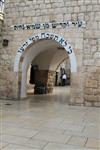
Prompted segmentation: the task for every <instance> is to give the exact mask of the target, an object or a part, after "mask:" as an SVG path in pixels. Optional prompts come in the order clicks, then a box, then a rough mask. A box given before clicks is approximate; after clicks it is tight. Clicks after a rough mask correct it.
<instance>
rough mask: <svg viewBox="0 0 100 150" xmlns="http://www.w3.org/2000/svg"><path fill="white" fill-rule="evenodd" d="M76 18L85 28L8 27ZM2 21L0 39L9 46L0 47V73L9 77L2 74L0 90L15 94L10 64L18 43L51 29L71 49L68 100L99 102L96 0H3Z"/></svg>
mask: <svg viewBox="0 0 100 150" xmlns="http://www.w3.org/2000/svg"><path fill="white" fill-rule="evenodd" d="M78 19H79V20H84V21H86V28H84V29H81V28H80V29H78V28H74V29H72V28H70V27H69V28H67V29H45V30H25V31H22V30H21V31H14V30H13V28H12V25H16V24H24V23H25V24H32V23H44V22H50V21H52V20H55V21H58V22H59V21H62V22H63V21H66V20H78ZM4 24H5V28H4V38H6V39H8V40H9V45H8V47H6V48H4V49H3V54H2V56H0V57H1V58H2V60H3V62H2V65H1V67H3V71H2V74H3V75H4V74H8V75H9V76H10V77H8V76H6V75H5V76H6V77H5V79H3V80H2V81H1V82H2V86H3V88H2V89H1V91H2V92H1V93H5V88H6V89H7V90H8V89H10V91H11V92H9V91H8V93H10V94H8V95H10V96H11V93H12V97H13V96H15V97H16V95H17V91H16V89H17V80H16V81H14V80H15V79H17V74H16V73H14V72H13V64H14V59H15V55H16V53H17V50H18V48H19V47H20V45H21V44H22V43H23V42H24V41H26V39H27V38H28V37H30V36H32V35H34V34H37V33H41V32H53V33H56V34H58V35H61V36H63V37H64V38H66V40H68V41H69V42H70V44H71V45H72V46H73V49H74V50H75V54H76V58H77V62H78V73H77V74H75V75H72V77H71V79H72V83H73V84H72V87H71V88H72V90H71V95H72V99H73V100H72V103H73V104H76V103H78V104H84V105H87V106H99V105H100V104H99V103H100V0H66V1H65V0H32V1H30V0H27V1H26V0H23V1H22V0H16V1H10V0H6V2H5V22H4ZM80 35H82V36H80ZM80 41H81V42H80ZM1 58H0V59H1ZM3 63H4V65H3ZM0 71H1V70H0ZM2 77H4V76H2ZM6 78H9V80H6ZM73 80H74V81H73ZM75 81H76V82H75ZM7 86H8V87H7ZM76 86H77V91H76V90H75V89H76ZM3 91H4V92H3ZM80 99H81V100H80Z"/></svg>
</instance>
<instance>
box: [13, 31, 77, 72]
mask: <svg viewBox="0 0 100 150" xmlns="http://www.w3.org/2000/svg"><path fill="white" fill-rule="evenodd" d="M43 39H48V40H54V41H56V42H58V43H59V44H60V45H61V46H62V47H63V48H65V50H66V52H67V53H68V54H69V59H70V64H71V72H77V62H76V56H75V53H74V50H73V48H72V46H71V45H70V44H69V42H68V41H67V40H65V39H64V38H63V37H61V36H59V35H57V34H55V33H49V32H46V33H45V32H43V33H40V34H37V35H34V36H32V37H30V38H28V39H27V40H26V41H25V42H24V43H23V44H22V46H21V47H20V48H19V49H18V51H17V55H16V57H15V62H14V72H18V71H19V64H20V58H21V56H22V55H23V53H24V52H25V50H26V49H27V48H28V47H29V46H30V45H31V44H34V43H36V42H37V41H39V40H43Z"/></svg>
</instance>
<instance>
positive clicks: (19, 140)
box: [2, 134, 29, 145]
mask: <svg viewBox="0 0 100 150" xmlns="http://www.w3.org/2000/svg"><path fill="white" fill-rule="evenodd" d="M28 140H29V138H25V137H18V136H12V135H6V134H5V135H2V141H3V142H8V143H9V144H19V145H23V144H25V143H26V142H27V141H28Z"/></svg>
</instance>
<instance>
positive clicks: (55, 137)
mask: <svg viewBox="0 0 100 150" xmlns="http://www.w3.org/2000/svg"><path fill="white" fill-rule="evenodd" d="M70 137H71V136H70V135H64V134H60V133H52V132H46V131H44V132H43V131H41V132H39V133H38V134H37V135H36V136H34V139H40V140H46V141H50V142H60V143H66V142H67V141H68V140H69V138H70Z"/></svg>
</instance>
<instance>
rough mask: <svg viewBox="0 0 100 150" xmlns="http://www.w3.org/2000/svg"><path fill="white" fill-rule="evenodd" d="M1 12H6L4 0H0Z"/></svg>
mask: <svg viewBox="0 0 100 150" xmlns="http://www.w3.org/2000/svg"><path fill="white" fill-rule="evenodd" d="M0 13H4V0H0Z"/></svg>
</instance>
